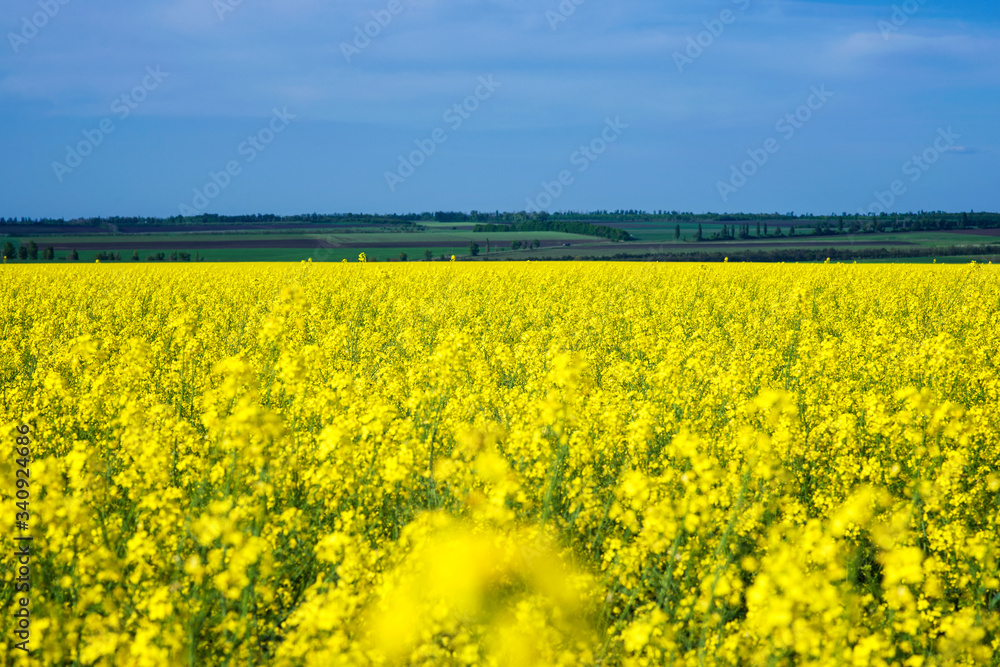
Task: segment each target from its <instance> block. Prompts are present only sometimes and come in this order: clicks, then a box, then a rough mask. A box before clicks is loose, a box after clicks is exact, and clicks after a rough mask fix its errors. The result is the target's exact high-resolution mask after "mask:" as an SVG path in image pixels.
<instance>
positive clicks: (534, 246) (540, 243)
mask: <svg viewBox="0 0 1000 667" xmlns="http://www.w3.org/2000/svg"><path fill="white" fill-rule="evenodd" d="M541 245H542V242H541V241H539V240H538V239H535V240H534V241H532V242H531V247H532V248H538V247H540V246H541Z"/></svg>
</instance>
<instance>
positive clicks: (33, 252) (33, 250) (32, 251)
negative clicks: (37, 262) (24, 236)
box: [28, 241, 38, 259]
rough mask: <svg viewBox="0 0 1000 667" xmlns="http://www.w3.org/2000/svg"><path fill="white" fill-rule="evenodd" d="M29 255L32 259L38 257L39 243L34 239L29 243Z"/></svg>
mask: <svg viewBox="0 0 1000 667" xmlns="http://www.w3.org/2000/svg"><path fill="white" fill-rule="evenodd" d="M28 257H29V258H30V259H38V244H37V243H35V242H34V241H32V242H31V243H29V244H28Z"/></svg>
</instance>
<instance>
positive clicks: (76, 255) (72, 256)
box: [69, 248, 80, 262]
mask: <svg viewBox="0 0 1000 667" xmlns="http://www.w3.org/2000/svg"><path fill="white" fill-rule="evenodd" d="M69 258H70V260H71V261H73V262H75V261H77V260H79V259H80V254H79V253H78V252H77V251H76V248H73V252H71V253H70V254H69Z"/></svg>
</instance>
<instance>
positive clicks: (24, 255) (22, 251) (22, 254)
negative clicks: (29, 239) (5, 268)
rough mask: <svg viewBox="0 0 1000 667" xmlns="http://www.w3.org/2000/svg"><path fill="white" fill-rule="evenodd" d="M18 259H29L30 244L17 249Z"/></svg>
mask: <svg viewBox="0 0 1000 667" xmlns="http://www.w3.org/2000/svg"><path fill="white" fill-rule="evenodd" d="M17 257H18V259H28V246H26V245H23V246H21V247H20V248H18V249H17Z"/></svg>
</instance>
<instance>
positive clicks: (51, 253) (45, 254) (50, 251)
mask: <svg viewBox="0 0 1000 667" xmlns="http://www.w3.org/2000/svg"><path fill="white" fill-rule="evenodd" d="M55 258H56V249H55V248H53V247H52V246H49V247H47V248H46V249H45V250H43V251H42V259H55Z"/></svg>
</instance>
